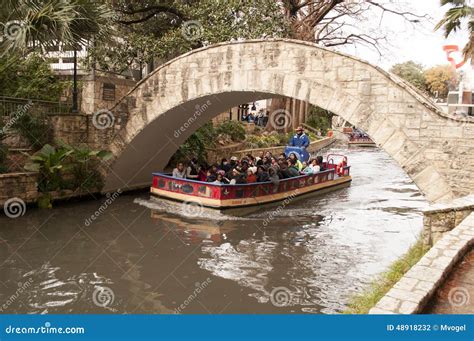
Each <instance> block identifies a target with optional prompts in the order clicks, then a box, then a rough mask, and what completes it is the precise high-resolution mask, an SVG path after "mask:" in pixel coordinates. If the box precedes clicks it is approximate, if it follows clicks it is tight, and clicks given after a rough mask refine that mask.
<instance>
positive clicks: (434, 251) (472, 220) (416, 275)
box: [369, 213, 474, 314]
mask: <svg viewBox="0 0 474 341" xmlns="http://www.w3.org/2000/svg"><path fill="white" fill-rule="evenodd" d="M473 246H474V213H471V214H469V215H468V217H467V218H465V219H464V220H463V222H462V223H461V224H459V226H457V227H455V228H454V229H452V230H451V231H449V232H446V233H445V234H444V235H443V236H442V238H441V239H440V240H438V241H437V242H436V243H435V244H434V245H433V247H432V248H431V249H430V250H429V251H428V252H427V253H426V254H425V255H424V256H423V257H422V258H421V259H420V261H419V262H418V263H416V264H415V265H414V266H413V267H412V268H411V269H410V270H409V271H408V272H407V273H406V274H405V275H404V276H403V277H402V278H401V279H400V280H399V281H398V282H397V283H396V284H395V285H394V286H393V288H392V289H390V291H389V292H387V294H386V295H385V296H384V297H382V299H380V301H379V302H378V303H377V304H376V305H375V307H373V308H372V309H370V311H369V314H416V313H420V312H421V311H422V310H423V308H424V307H425V305H426V304H427V303H428V301H429V300H430V299H431V298H432V296H433V294H434V293H435V292H436V290H437V289H438V287H439V286H440V285H441V284H442V283H443V282H444V280H445V279H446V278H447V277H448V276H449V274H450V272H451V270H452V269H453V268H454V267H455V266H456V264H457V263H458V262H459V260H460V259H461V258H462V257H463V256H464V255H465V254H466V252H468V251H469V250H470V249H471V248H472V247H473Z"/></svg>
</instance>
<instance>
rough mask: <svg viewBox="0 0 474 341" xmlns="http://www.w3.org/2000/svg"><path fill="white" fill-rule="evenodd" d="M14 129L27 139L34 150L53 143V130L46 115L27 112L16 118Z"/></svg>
mask: <svg viewBox="0 0 474 341" xmlns="http://www.w3.org/2000/svg"><path fill="white" fill-rule="evenodd" d="M12 128H13V129H15V130H16V131H17V132H18V133H19V134H20V135H21V136H23V137H24V138H26V139H27V140H28V142H29V143H30V144H31V146H32V147H33V149H39V148H41V147H43V146H44V145H46V144H48V143H51V140H52V136H53V130H52V127H51V125H50V124H49V121H48V118H47V117H46V115H33V114H31V113H29V112H25V113H24V114H22V115H19V116H18V117H17V118H16V120H15V123H14V124H13V126H12Z"/></svg>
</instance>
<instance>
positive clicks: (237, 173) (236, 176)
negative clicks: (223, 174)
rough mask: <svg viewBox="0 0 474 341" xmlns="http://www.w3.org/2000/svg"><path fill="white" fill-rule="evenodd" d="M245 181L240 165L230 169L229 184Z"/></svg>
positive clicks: (243, 182)
mask: <svg viewBox="0 0 474 341" xmlns="http://www.w3.org/2000/svg"><path fill="white" fill-rule="evenodd" d="M246 182H247V181H246V180H245V178H244V177H243V176H242V169H241V168H240V167H235V168H234V169H232V175H231V177H230V184H231V185H235V184H245V183H246Z"/></svg>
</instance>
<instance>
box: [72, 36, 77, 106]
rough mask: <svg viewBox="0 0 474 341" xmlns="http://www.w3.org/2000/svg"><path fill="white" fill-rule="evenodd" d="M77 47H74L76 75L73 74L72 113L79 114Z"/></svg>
mask: <svg viewBox="0 0 474 341" xmlns="http://www.w3.org/2000/svg"><path fill="white" fill-rule="evenodd" d="M78 111H79V110H78V105H77V46H76V45H74V73H73V87H72V110H71V112H72V113H77V112H78Z"/></svg>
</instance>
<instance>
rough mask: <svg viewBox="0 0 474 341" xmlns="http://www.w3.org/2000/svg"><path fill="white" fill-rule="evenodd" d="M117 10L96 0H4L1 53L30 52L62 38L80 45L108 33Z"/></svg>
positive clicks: (0, 12) (69, 42) (72, 43)
mask: <svg viewBox="0 0 474 341" xmlns="http://www.w3.org/2000/svg"><path fill="white" fill-rule="evenodd" d="M112 21H113V11H112V10H111V9H110V8H109V7H108V6H107V5H105V4H104V3H103V2H99V1H94V0H71V1H64V0H23V1H18V0H3V1H2V7H1V8H0V53H1V54H5V53H7V52H18V51H21V52H29V51H31V50H32V49H34V48H35V47H47V46H51V45H55V44H57V43H58V42H62V43H65V44H71V45H76V44H80V43H84V42H85V41H87V40H90V39H91V38H92V37H94V36H97V35H101V36H102V37H107V36H108V35H107V34H106V32H107V31H108V30H109V29H110V27H111V24H112Z"/></svg>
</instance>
